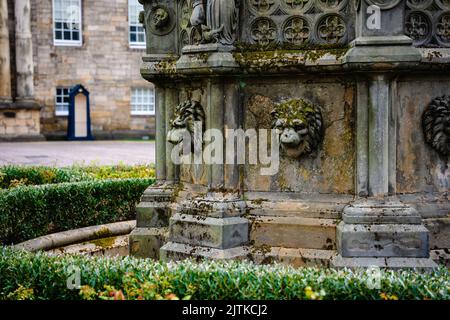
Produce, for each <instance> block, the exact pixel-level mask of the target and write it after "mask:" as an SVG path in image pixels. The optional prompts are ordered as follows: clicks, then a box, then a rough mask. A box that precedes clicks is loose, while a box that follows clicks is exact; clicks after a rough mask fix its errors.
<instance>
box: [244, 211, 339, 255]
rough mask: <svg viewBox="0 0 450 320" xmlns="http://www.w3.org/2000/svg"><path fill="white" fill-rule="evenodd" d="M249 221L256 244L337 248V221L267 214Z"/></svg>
mask: <svg viewBox="0 0 450 320" xmlns="http://www.w3.org/2000/svg"><path fill="white" fill-rule="evenodd" d="M249 220H250V221H251V223H252V224H251V230H250V244H251V245H253V246H255V247H260V246H269V247H283V248H304V249H320V250H335V249H336V226H337V223H338V221H337V220H333V219H318V218H303V217H268V216H264V217H262V216H260V217H249Z"/></svg>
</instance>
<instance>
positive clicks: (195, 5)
mask: <svg viewBox="0 0 450 320" xmlns="http://www.w3.org/2000/svg"><path fill="white" fill-rule="evenodd" d="M183 5H184V4H183ZM191 9H192V13H191V16H190V19H189V21H190V25H191V27H192V29H193V30H192V31H191V33H193V32H195V33H197V34H199V35H200V37H201V40H200V41H198V36H197V37H196V38H193V36H192V35H191V37H190V38H191V39H190V40H191V44H198V43H197V42H200V43H220V44H222V45H233V43H234V42H235V40H236V31H237V27H238V13H239V1H238V0H237V1H236V0H194V1H193V2H192V8H191ZM183 11H185V10H183ZM192 41H193V42H192Z"/></svg>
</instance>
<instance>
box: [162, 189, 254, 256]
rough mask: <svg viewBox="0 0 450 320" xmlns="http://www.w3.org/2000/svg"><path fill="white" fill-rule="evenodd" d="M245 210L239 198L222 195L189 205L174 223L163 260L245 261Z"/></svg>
mask: <svg viewBox="0 0 450 320" xmlns="http://www.w3.org/2000/svg"><path fill="white" fill-rule="evenodd" d="M245 208H246V204H245V202H244V201H242V200H240V199H239V198H236V197H233V196H232V197H230V196H224V195H220V194H209V195H207V196H206V197H200V198H196V199H193V200H190V201H185V202H184V203H182V204H181V205H179V206H178V208H177V213H176V214H174V215H173V216H172V218H171V219H170V235H169V241H170V242H169V243H167V244H166V245H165V246H164V247H162V248H161V255H162V257H163V259H182V258H186V257H189V256H194V257H204V258H210V257H213V256H214V257H215V258H244V257H245V256H246V255H247V253H248V252H247V250H246V248H245V246H246V245H248V242H249V221H248V220H247V219H245V218H242V215H243V214H244V213H245Z"/></svg>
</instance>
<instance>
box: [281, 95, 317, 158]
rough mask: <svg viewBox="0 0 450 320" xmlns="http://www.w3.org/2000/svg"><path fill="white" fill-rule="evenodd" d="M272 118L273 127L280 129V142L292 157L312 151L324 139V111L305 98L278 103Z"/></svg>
mask: <svg viewBox="0 0 450 320" xmlns="http://www.w3.org/2000/svg"><path fill="white" fill-rule="evenodd" d="M272 118H273V121H272V128H274V129H276V130H278V133H279V137H280V144H281V146H282V148H283V149H284V150H285V151H286V153H287V154H288V155H289V156H291V157H295V158H297V157H300V156H301V155H304V154H309V153H311V152H312V151H313V150H315V149H317V147H318V146H319V144H320V143H321V142H322V140H323V136H324V126H323V119H322V113H321V111H320V109H319V108H318V107H316V106H314V105H313V104H311V103H309V102H307V101H305V100H303V99H299V100H289V101H287V102H282V103H280V104H278V105H276V106H275V109H274V110H273V111H272Z"/></svg>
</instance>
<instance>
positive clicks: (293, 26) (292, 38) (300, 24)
mask: <svg viewBox="0 0 450 320" xmlns="http://www.w3.org/2000/svg"><path fill="white" fill-rule="evenodd" d="M310 36H311V24H310V22H309V21H308V20H307V19H306V18H303V17H300V16H293V17H292V18H289V19H288V20H287V21H286V22H285V23H284V27H283V38H284V40H285V41H286V42H288V43H292V44H296V45H301V44H304V43H307V42H308V41H309V38H310Z"/></svg>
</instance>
